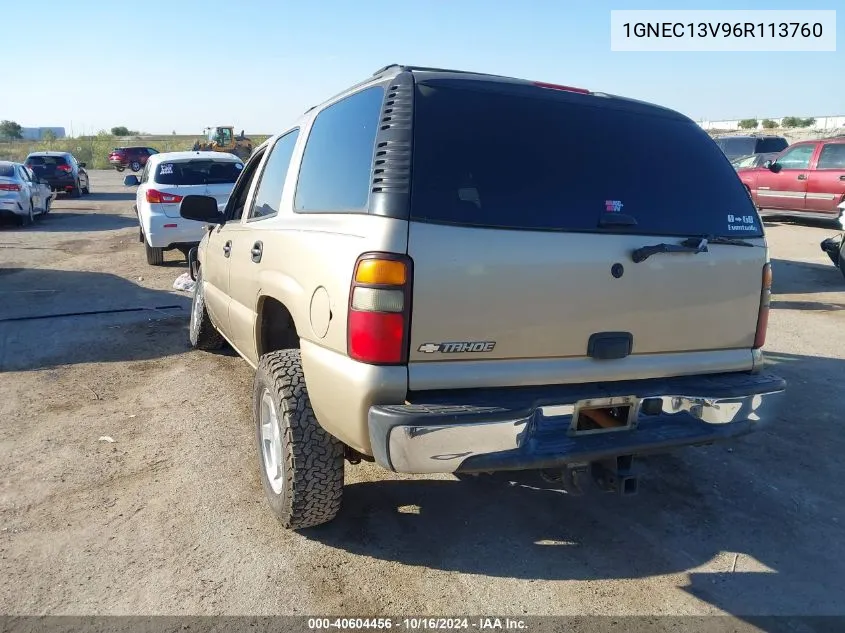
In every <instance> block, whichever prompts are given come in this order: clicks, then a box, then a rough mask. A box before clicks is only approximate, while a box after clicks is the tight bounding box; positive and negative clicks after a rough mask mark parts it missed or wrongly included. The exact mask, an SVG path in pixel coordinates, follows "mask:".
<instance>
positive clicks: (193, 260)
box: [188, 246, 199, 281]
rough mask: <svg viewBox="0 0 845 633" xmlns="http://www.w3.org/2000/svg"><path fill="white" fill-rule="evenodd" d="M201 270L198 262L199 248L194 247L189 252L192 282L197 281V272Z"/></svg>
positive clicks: (189, 270)
mask: <svg viewBox="0 0 845 633" xmlns="http://www.w3.org/2000/svg"><path fill="white" fill-rule="evenodd" d="M198 270H199V262H198V261H197V247H196V246H194V247H193V248H191V250H189V251H188V273H189V274H190V275H191V280H193V281H196V280H197V271H198Z"/></svg>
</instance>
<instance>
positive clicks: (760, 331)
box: [754, 264, 772, 349]
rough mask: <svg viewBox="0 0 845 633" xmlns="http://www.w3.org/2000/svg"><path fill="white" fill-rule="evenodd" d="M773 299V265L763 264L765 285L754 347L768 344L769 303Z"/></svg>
mask: <svg viewBox="0 0 845 633" xmlns="http://www.w3.org/2000/svg"><path fill="white" fill-rule="evenodd" d="M771 301H772V265H771V264H766V265H765V266H763V287H762V289H761V290H760V310H759V312H758V313H757V333H756V334H755V336H754V349H759V348H761V347H763V345H765V344H766V330H768V328H769V305H770V304H771Z"/></svg>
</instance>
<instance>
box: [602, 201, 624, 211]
mask: <svg viewBox="0 0 845 633" xmlns="http://www.w3.org/2000/svg"><path fill="white" fill-rule="evenodd" d="M623 206H625V205H623V204H622V201H621V200H605V201H604V210H605V213H620V212H621V211H622V207H623Z"/></svg>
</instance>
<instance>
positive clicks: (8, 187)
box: [0, 182, 21, 191]
mask: <svg viewBox="0 0 845 633" xmlns="http://www.w3.org/2000/svg"><path fill="white" fill-rule="evenodd" d="M20 190H21V186H20V185H16V184H14V183H5V182H0V191H20Z"/></svg>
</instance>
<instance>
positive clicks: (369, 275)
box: [355, 259, 407, 286]
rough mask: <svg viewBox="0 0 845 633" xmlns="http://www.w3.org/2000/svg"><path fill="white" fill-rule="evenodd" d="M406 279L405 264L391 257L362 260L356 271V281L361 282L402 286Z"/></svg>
mask: <svg viewBox="0 0 845 633" xmlns="http://www.w3.org/2000/svg"><path fill="white" fill-rule="evenodd" d="M406 280H407V272H406V270H405V264H404V263H402V262H397V261H393V260H389V259H364V260H361V261H360V262H359V263H358V269H357V270H356V271H355V281H356V282H358V283H359V284H384V285H389V286H401V285H403V284H404V283H405V281H406Z"/></svg>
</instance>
